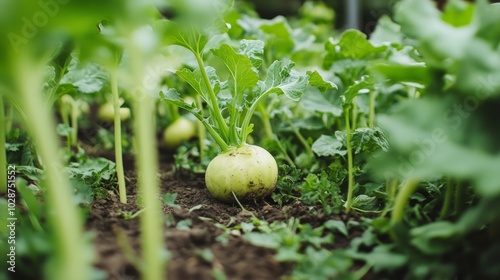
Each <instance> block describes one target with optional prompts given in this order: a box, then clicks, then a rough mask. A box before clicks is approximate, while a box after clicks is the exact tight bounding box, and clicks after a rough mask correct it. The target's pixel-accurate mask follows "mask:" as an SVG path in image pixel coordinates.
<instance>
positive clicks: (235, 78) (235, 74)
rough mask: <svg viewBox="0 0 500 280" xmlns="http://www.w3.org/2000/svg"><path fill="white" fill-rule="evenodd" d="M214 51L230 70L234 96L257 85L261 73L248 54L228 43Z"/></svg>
mask: <svg viewBox="0 0 500 280" xmlns="http://www.w3.org/2000/svg"><path fill="white" fill-rule="evenodd" d="M250 51H251V50H250ZM212 52H213V53H214V54H215V55H216V56H217V57H218V58H219V59H221V60H222V62H223V63H224V65H225V66H226V67H227V69H228V70H229V75H230V79H229V83H228V87H229V88H230V90H231V93H232V95H233V98H237V97H238V96H242V95H243V93H244V92H245V90H247V89H251V88H253V87H254V86H256V85H257V82H258V81H259V75H258V74H257V70H256V69H255V68H254V67H253V64H252V61H251V60H250V58H248V57H247V56H246V55H243V54H237V53H236V52H235V51H234V49H233V48H232V47H231V46H229V45H226V44H223V45H222V46H221V47H220V48H219V49H216V50H212Z"/></svg>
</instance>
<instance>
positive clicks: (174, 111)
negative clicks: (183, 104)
mask: <svg viewBox="0 0 500 280" xmlns="http://www.w3.org/2000/svg"><path fill="white" fill-rule="evenodd" d="M166 104H167V107H168V114H169V119H170V122H171V123H173V122H175V121H176V120H177V119H178V118H180V116H181V115H180V114H179V107H177V106H175V105H174V104H172V103H166Z"/></svg>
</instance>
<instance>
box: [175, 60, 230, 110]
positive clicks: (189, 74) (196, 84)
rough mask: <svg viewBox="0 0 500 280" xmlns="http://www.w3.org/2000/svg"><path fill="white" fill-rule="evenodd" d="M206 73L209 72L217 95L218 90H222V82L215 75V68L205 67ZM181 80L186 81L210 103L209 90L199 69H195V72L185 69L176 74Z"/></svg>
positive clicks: (209, 77)
mask: <svg viewBox="0 0 500 280" xmlns="http://www.w3.org/2000/svg"><path fill="white" fill-rule="evenodd" d="M205 71H206V72H207V75H208V79H209V80H210V83H211V85H212V88H213V89H214V91H215V94H217V93H218V89H220V81H219V77H218V76H217V74H216V73H215V69H214V68H213V67H210V66H207V67H205ZM175 73H176V74H177V75H178V76H179V77H180V78H181V79H183V80H184V81H186V82H187V83H188V84H189V85H190V86H191V87H192V88H193V89H194V90H195V91H196V92H197V93H198V94H199V95H200V96H201V97H202V98H203V100H205V102H208V92H209V89H208V88H207V85H206V84H205V83H204V81H203V76H202V74H201V71H200V70H199V69H195V70H193V71H191V70H189V69H187V68H183V69H181V70H178V71H176V72H175Z"/></svg>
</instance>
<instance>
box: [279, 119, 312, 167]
mask: <svg viewBox="0 0 500 280" xmlns="http://www.w3.org/2000/svg"><path fill="white" fill-rule="evenodd" d="M283 115H284V116H285V119H286V122H287V123H288V125H289V126H290V128H291V129H292V131H293V133H294V134H295V136H297V138H298V139H299V141H300V143H302V146H304V148H305V149H306V153H307V155H308V156H309V157H310V158H311V159H313V160H314V159H315V158H316V157H315V156H314V153H313V151H312V149H311V145H309V143H308V142H307V140H306V139H305V138H304V136H302V134H301V133H300V131H299V130H298V129H297V127H296V126H295V125H294V124H293V122H292V121H291V120H290V118H289V117H288V116H287V115H286V114H283Z"/></svg>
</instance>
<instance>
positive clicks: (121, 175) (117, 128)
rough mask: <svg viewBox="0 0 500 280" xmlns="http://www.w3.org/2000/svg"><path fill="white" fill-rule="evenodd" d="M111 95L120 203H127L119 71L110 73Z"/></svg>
mask: <svg viewBox="0 0 500 280" xmlns="http://www.w3.org/2000/svg"><path fill="white" fill-rule="evenodd" d="M110 83H111V94H112V97H113V98H112V99H113V110H114V112H113V113H114V116H113V117H114V126H113V129H114V138H115V139H114V140H115V163H116V176H117V177H118V192H119V194H120V202H121V203H123V204H126V203H127V188H126V185H125V171H124V167H123V155H122V154H123V152H122V124H121V119H120V97H119V95H118V75H117V70H116V69H113V70H111V71H110Z"/></svg>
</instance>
